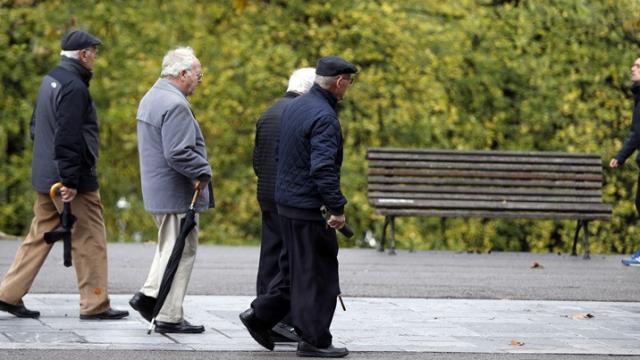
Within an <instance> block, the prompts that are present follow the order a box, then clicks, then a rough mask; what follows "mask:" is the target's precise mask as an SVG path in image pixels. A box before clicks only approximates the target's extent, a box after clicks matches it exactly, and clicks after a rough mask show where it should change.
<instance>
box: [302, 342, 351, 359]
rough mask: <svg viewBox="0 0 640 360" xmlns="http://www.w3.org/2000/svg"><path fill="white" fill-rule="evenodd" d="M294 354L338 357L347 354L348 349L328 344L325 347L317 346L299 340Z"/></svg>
mask: <svg viewBox="0 0 640 360" xmlns="http://www.w3.org/2000/svg"><path fill="white" fill-rule="evenodd" d="M296 355H298V356H302V357H323V358H340V357H345V356H347V355H349V350H347V348H337V347H334V346H333V345H329V346H327V347H326V348H318V347H315V346H313V345H311V344H309V343H307V342H305V341H300V342H299V343H298V351H296Z"/></svg>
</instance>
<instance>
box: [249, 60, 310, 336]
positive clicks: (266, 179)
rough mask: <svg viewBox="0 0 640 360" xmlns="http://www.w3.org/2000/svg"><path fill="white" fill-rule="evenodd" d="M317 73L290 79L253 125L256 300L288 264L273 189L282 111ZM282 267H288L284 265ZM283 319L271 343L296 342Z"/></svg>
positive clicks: (302, 72)
mask: <svg viewBox="0 0 640 360" xmlns="http://www.w3.org/2000/svg"><path fill="white" fill-rule="evenodd" d="M315 76H316V73H315V69H314V68H309V67H308V68H301V69H298V70H296V71H294V72H293V74H291V77H290V78H289V84H288V86H287V92H286V93H285V94H284V96H283V97H281V98H280V99H279V100H278V101H276V102H275V103H274V104H273V105H271V106H270V107H269V108H268V109H267V110H265V111H264V112H263V113H262V115H260V118H259V119H258V122H257V123H256V137H255V146H254V148H253V171H254V172H255V174H256V176H257V177H258V189H257V190H258V191H257V192H258V202H259V203H260V210H261V212H262V231H261V238H260V263H259V265H258V276H257V283H256V290H257V296H260V295H262V294H265V293H266V292H267V290H268V289H269V283H271V281H272V280H273V279H274V278H275V277H276V275H278V273H279V272H280V264H279V263H280V261H288V260H287V252H286V251H283V250H284V244H283V243H282V232H281V231H280V217H279V216H278V209H277V207H276V200H275V189H276V177H277V174H278V163H277V161H276V155H277V154H276V151H277V145H278V136H279V134H280V117H281V116H282V110H284V108H285V106H287V105H288V104H289V103H290V102H291V101H293V99H295V98H297V97H298V96H300V95H302V94H305V93H307V92H308V91H309V89H310V88H311V86H312V85H313V81H314V79H315ZM283 266H288V265H286V263H285V264H283ZM289 321H290V320H289V319H286V318H285V319H284V320H283V321H281V322H279V323H278V324H277V325H276V326H274V327H273V332H272V334H271V335H272V336H271V337H272V339H273V341H275V342H278V341H280V342H291V341H293V342H297V341H298V340H299V339H298V336H297V335H296V334H295V330H293V328H292V327H291V326H290V325H288V322H289Z"/></svg>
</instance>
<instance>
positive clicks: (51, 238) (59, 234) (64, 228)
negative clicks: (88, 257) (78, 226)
mask: <svg viewBox="0 0 640 360" xmlns="http://www.w3.org/2000/svg"><path fill="white" fill-rule="evenodd" d="M61 187H62V183H59V182H58V183H55V184H53V186H51V189H50V190H49V196H50V197H51V199H52V200H55V198H56V195H57V194H58V190H59V189H60V188H61ZM59 215H60V224H59V225H58V226H57V227H56V228H55V229H53V230H52V231H49V232H46V233H44V241H45V242H46V243H47V244H53V243H55V242H56V241H58V240H62V243H63V250H62V251H63V259H64V261H63V263H64V266H66V267H70V266H71V229H72V228H73V224H74V223H75V222H76V217H75V216H73V214H72V213H71V203H68V202H65V203H63V207H62V213H60V214H59Z"/></svg>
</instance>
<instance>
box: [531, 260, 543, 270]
mask: <svg viewBox="0 0 640 360" xmlns="http://www.w3.org/2000/svg"><path fill="white" fill-rule="evenodd" d="M531 268H532V269H542V268H544V266H542V264H540V263H539V262H537V261H534V262H533V265H531Z"/></svg>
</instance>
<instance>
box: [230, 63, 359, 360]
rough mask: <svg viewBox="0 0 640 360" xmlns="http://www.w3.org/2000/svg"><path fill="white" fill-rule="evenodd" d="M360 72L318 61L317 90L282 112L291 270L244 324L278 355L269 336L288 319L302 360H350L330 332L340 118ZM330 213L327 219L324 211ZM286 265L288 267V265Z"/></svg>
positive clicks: (279, 191) (285, 229)
mask: <svg viewBox="0 0 640 360" xmlns="http://www.w3.org/2000/svg"><path fill="white" fill-rule="evenodd" d="M356 72H357V68H356V67H355V66H354V65H353V64H351V63H349V62H347V61H345V60H344V59H341V58H339V57H337V56H328V57H324V58H321V59H320V60H318V63H317V66H316V78H315V83H314V85H313V86H312V87H311V90H309V92H308V93H307V94H305V95H302V96H300V97H298V98H296V99H294V100H293V101H291V102H290V103H289V104H288V105H287V106H286V107H285V108H284V110H283V112H282V116H281V119H282V120H281V124H280V136H279V145H278V173H277V179H276V190H275V201H276V205H277V210H278V215H279V216H280V224H281V231H282V237H283V243H284V246H285V249H286V251H287V257H288V262H289V265H288V266H287V267H284V266H281V268H280V272H279V273H278V275H277V276H276V278H275V279H274V280H273V281H272V282H271V283H270V284H269V290H268V292H267V293H266V294H264V295H261V296H258V297H257V298H256V299H255V300H254V301H253V302H252V303H251V308H249V309H248V310H246V311H244V312H243V313H241V314H240V319H241V321H242V322H243V324H244V325H245V326H246V327H247V329H248V330H249V333H250V334H251V336H252V337H253V338H254V339H255V340H256V341H257V342H258V343H259V344H260V345H262V346H264V347H266V348H267V349H269V350H273V346H274V344H273V341H272V340H271V338H270V337H269V332H268V331H269V329H271V327H273V325H275V324H276V323H277V322H278V321H280V320H281V319H282V317H283V316H285V315H286V314H287V313H290V316H291V325H293V326H294V328H295V330H296V332H297V334H298V335H299V336H300V339H301V340H300V342H299V343H298V349H297V355H298V356H315V357H343V356H346V355H347V354H348V353H349V351H348V350H347V349H346V348H336V347H334V346H333V344H332V335H331V332H330V330H329V328H330V326H331V321H332V320H333V314H334V311H335V308H336V300H337V296H338V295H339V294H340V284H339V277H338V258H337V256H338V240H337V237H336V231H335V230H336V229H340V228H342V227H343V226H344V225H345V222H346V221H345V216H344V206H345V204H346V203H347V199H346V198H345V197H344V195H343V194H342V192H341V191H340V167H341V166H342V152H343V150H342V149H343V138H342V130H341V127H340V122H339V121H338V117H337V114H336V108H337V105H338V102H339V101H341V100H342V99H343V98H344V96H345V94H346V91H347V89H348V88H349V85H350V84H351V83H352V81H353V78H352V76H353V74H355V73H356ZM322 206H326V208H327V209H328V210H329V212H330V214H331V215H330V218H329V220H325V219H324V218H323V216H322V214H321V212H320V208H321V207H322ZM281 263H282V262H281Z"/></svg>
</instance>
